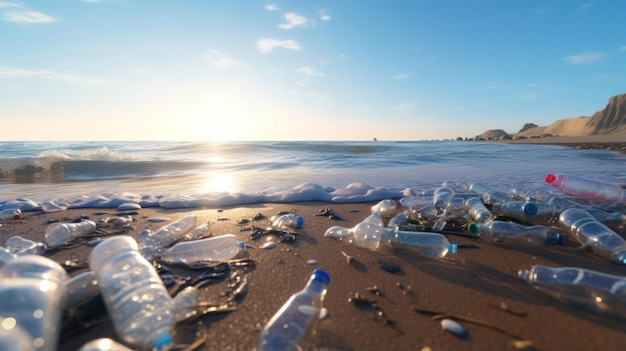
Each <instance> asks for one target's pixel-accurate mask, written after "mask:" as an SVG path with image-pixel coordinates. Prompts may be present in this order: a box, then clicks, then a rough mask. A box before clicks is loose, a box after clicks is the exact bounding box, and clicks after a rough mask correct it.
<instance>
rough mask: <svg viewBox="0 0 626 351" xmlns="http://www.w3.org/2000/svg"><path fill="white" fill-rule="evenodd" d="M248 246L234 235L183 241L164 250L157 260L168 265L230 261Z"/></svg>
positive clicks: (157, 255)
mask: <svg viewBox="0 0 626 351" xmlns="http://www.w3.org/2000/svg"><path fill="white" fill-rule="evenodd" d="M245 247H246V244H245V243H244V242H243V241H240V240H239V239H238V238H237V237H236V236H235V235H233V234H224V235H219V236H214V237H211V238H206V239H200V240H193V241H183V242H180V243H177V244H175V245H174V246H172V247H170V248H167V249H165V250H162V251H160V252H158V253H157V254H156V256H155V257H156V258H157V259H158V260H159V261H161V262H166V263H182V264H193V263H198V262H208V261H225V260H229V259H231V258H233V257H235V256H237V254H238V253H239V252H240V251H241V250H243V249H244V248H245Z"/></svg>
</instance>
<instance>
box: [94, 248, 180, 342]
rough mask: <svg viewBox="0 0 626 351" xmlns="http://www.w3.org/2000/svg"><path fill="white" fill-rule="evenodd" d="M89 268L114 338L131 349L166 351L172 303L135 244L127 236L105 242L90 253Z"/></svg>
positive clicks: (173, 316) (173, 312)
mask: <svg viewBox="0 0 626 351" xmlns="http://www.w3.org/2000/svg"><path fill="white" fill-rule="evenodd" d="M89 267H90V268H91V270H92V271H93V273H94V275H95V277H96V279H97V280H98V284H99V285H100V290H101V295H102V299H103V300H104V303H105V305H106V307H107V310H108V312H109V316H110V317H111V320H112V322H113V326H114V327H115V331H116V333H117V335H118V336H119V337H120V338H121V339H122V340H123V341H124V342H125V343H126V344H128V345H132V346H134V347H138V348H149V349H156V350H166V349H168V348H169V347H170V345H171V343H172V335H171V332H172V329H173V327H174V325H175V323H176V320H175V311H174V303H173V301H172V299H171V298H170V295H169V293H168V291H167V289H166V288H165V286H164V285H163V281H162V280H161V278H160V277H159V275H158V273H157V272H156V270H155V269H154V267H153V266H152V264H150V262H148V261H147V260H146V259H145V258H144V257H143V256H141V254H140V253H139V247H138V245H137V242H136V241H135V240H134V239H133V238H132V237H129V236H115V237H111V238H109V239H106V240H104V241H103V242H101V243H100V244H98V245H97V246H96V247H95V248H94V249H93V250H92V251H91V255H90V256H89Z"/></svg>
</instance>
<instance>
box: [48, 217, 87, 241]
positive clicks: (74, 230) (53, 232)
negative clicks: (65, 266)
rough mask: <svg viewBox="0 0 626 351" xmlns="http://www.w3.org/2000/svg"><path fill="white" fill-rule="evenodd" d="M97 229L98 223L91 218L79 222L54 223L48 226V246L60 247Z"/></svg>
mask: <svg viewBox="0 0 626 351" xmlns="http://www.w3.org/2000/svg"><path fill="white" fill-rule="evenodd" d="M95 230H96V223H94V222H92V221H89V220H86V221H82V222H78V223H52V224H50V225H49V226H48V227H47V228H46V234H45V241H46V244H47V245H48V247H59V246H63V245H65V244H67V243H69V242H71V241H73V240H75V239H78V238H80V237H84V236H86V235H89V234H91V233H93V232H94V231H95Z"/></svg>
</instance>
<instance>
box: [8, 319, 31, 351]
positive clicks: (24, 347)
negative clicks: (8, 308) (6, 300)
mask: <svg viewBox="0 0 626 351" xmlns="http://www.w3.org/2000/svg"><path fill="white" fill-rule="evenodd" d="M5 325H6V327H5ZM0 350H3V351H35V347H34V346H33V339H31V337H30V335H28V333H26V332H25V331H24V330H23V329H22V328H20V326H19V325H17V324H15V319H14V318H13V317H7V318H3V317H0Z"/></svg>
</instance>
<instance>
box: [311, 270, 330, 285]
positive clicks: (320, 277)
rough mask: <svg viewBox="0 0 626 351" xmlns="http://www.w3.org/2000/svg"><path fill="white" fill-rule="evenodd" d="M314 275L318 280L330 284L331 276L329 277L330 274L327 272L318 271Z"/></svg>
mask: <svg viewBox="0 0 626 351" xmlns="http://www.w3.org/2000/svg"><path fill="white" fill-rule="evenodd" d="M313 275H314V276H315V278H316V279H318V280H320V281H322V282H324V283H326V284H328V283H329V282H330V275H328V273H326V271H324V270H322V269H316V270H314V271H313Z"/></svg>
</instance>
